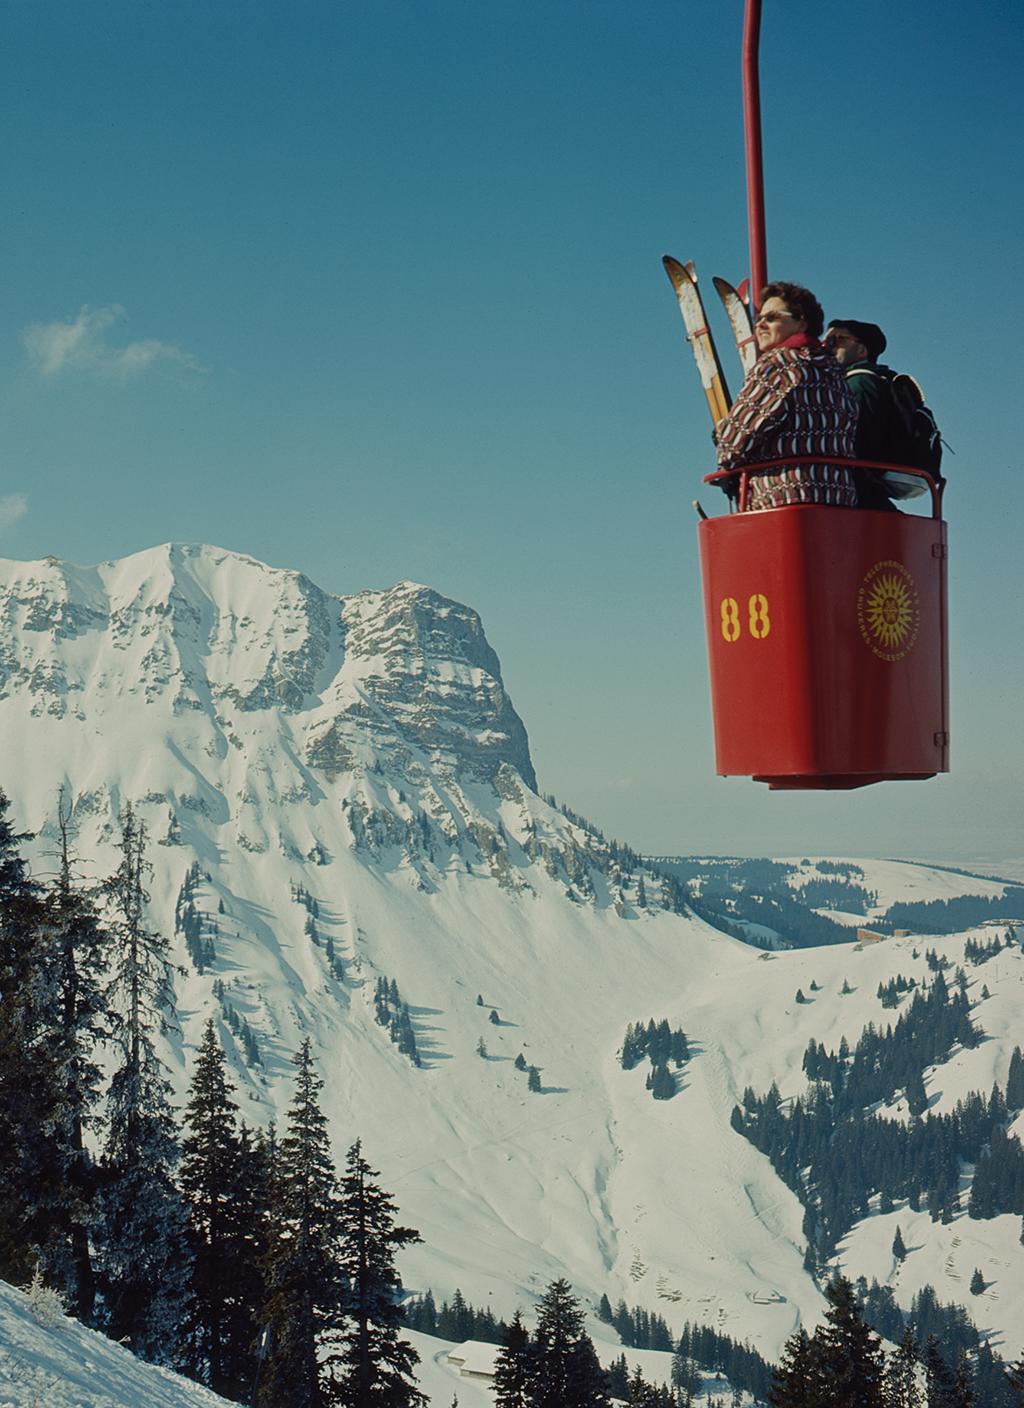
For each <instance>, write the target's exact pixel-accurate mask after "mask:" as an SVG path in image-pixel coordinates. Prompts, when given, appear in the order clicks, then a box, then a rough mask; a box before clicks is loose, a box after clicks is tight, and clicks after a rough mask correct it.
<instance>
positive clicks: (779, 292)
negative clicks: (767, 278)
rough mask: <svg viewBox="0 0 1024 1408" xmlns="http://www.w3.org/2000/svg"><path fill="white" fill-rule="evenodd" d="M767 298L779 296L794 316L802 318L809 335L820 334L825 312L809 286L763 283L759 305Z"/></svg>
mask: <svg viewBox="0 0 1024 1408" xmlns="http://www.w3.org/2000/svg"><path fill="white" fill-rule="evenodd" d="M768 298H781V299H782V301H783V302H784V303H785V305H786V307H787V308H788V309H789V311H790V312H791V313H792V314H793V316H794V317H795V318H802V319H803V320H804V322H805V323H806V324H807V331H808V332H809V333H810V335H811V337H820V336H821V330H822V328H823V327H824V326H825V314H824V313H823V312H822V311H821V304H820V303H819V302H818V300H817V299H816V298H815V296H814V294H813V293H812V292H811V290H810V289H809V288H801V287H800V285H799V284H784V283H774V284H765V286H764V288H763V289H762V290H761V307H764V303H765V300H766V299H768Z"/></svg>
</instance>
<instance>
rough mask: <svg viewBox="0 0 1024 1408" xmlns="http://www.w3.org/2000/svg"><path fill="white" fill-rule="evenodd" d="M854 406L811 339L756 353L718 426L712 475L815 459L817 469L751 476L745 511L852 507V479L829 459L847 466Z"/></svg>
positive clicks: (838, 372) (833, 365) (830, 360)
mask: <svg viewBox="0 0 1024 1408" xmlns="http://www.w3.org/2000/svg"><path fill="white" fill-rule="evenodd" d="M856 430H857V401H856V398H855V397H854V396H853V394H852V392H851V391H850V388H849V386H848V385H847V381H846V377H845V375H844V373H843V369H842V367H840V365H839V363H838V362H837V361H836V359H835V357H834V356H833V355H832V353H831V352H830V351H829V350H828V349H827V348H826V347H823V346H822V345H821V343H820V342H818V341H817V340H816V339H815V338H811V337H808V336H807V335H806V334H805V333H798V334H797V335H796V336H795V337H791V338H788V339H787V340H786V341H785V342H784V343H782V344H781V345H780V346H778V347H773V348H772V349H771V351H769V352H765V353H763V354H762V355H761V356H760V357H759V358H758V359H757V361H756V362H755V363H754V366H753V368H752V370H751V372H750V374H749V376H748V377H747V379H746V381H745V382H744V383H743V388H742V390H741V391H740V393H739V395H738V396H737V397H736V400H735V401H734V402H733V406H732V410H731V411H730V412H729V414H728V415H727V416H726V417H725V419H724V420H722V421H721V422H720V423H719V426H718V467H719V469H740V468H742V466H743V465H745V464H757V463H759V462H761V461H763V460H780V459H785V458H786V456H787V455H821V457H822V463H821V464H808V465H794V466H792V467H791V468H789V469H780V470H778V471H777V472H775V473H772V474H759V475H754V476H753V477H752V478H751V481H750V501H749V503H748V508H751V509H763V508H780V507H782V506H783V505H785V504H833V505H835V506H837V507H845V508H850V507H853V506H855V505H856V502H857V491H856V489H855V487H854V482H853V476H852V474H851V473H850V471H849V470H848V469H846V468H845V467H844V466H842V465H835V464H829V463H828V458H829V457H831V456H835V455H838V456H839V457H840V458H851V459H852V458H853V454H854V439H855V436H856Z"/></svg>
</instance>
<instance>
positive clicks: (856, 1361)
mask: <svg viewBox="0 0 1024 1408" xmlns="http://www.w3.org/2000/svg"><path fill="white" fill-rule="evenodd" d="M825 1299H826V1300H827V1301H828V1310H827V1311H826V1312H825V1324H824V1325H822V1326H819V1327H818V1329H817V1330H816V1331H815V1334H814V1340H815V1344H816V1346H817V1357H818V1363H819V1366H820V1369H821V1373H822V1375H823V1376H824V1379H825V1382H826V1383H827V1384H828V1386H829V1402H830V1403H831V1404H832V1405H833V1408H863V1405H864V1404H870V1403H875V1402H877V1401H878V1396H879V1391H880V1387H881V1380H882V1353H881V1349H880V1347H879V1341H878V1338H877V1336H875V1335H874V1334H872V1332H871V1331H870V1330H869V1329H868V1327H867V1325H866V1324H865V1323H864V1317H863V1315H862V1314H861V1311H860V1307H859V1305H858V1304H857V1298H856V1296H855V1295H854V1291H853V1286H852V1285H851V1284H850V1282H849V1281H848V1280H847V1279H846V1277H845V1276H838V1275H837V1276H836V1277H835V1278H834V1279H833V1280H832V1281H831V1282H830V1283H829V1285H828V1286H826V1287H825Z"/></svg>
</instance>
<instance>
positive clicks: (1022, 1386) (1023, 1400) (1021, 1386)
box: [1006, 1357, 1024, 1408]
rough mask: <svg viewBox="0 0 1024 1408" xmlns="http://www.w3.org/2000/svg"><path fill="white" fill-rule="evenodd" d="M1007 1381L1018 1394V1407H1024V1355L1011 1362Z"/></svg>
mask: <svg viewBox="0 0 1024 1408" xmlns="http://www.w3.org/2000/svg"><path fill="white" fill-rule="evenodd" d="M1006 1382H1007V1383H1008V1384H1009V1386H1010V1389H1011V1391H1012V1392H1013V1393H1014V1394H1015V1395H1016V1400H1015V1401H1016V1403H1017V1405H1018V1408H1024V1357H1021V1358H1020V1359H1018V1360H1017V1362H1016V1364H1011V1365H1009V1367H1008V1368H1007V1370H1006Z"/></svg>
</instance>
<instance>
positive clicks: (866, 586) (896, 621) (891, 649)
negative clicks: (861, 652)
mask: <svg viewBox="0 0 1024 1408" xmlns="http://www.w3.org/2000/svg"><path fill="white" fill-rule="evenodd" d="M919 618H920V608H919V604H918V597H917V588H916V587H915V585H914V579H913V577H912V576H911V575H910V573H909V572H908V571H907V569H906V568H905V567H904V566H903V564H902V563H901V562H893V561H891V560H888V561H885V562H878V563H876V564H875V566H874V567H872V569H871V571H870V572H868V574H867V575H866V576H865V578H864V581H863V583H862V584H861V588H860V591H859V592H858V593H857V621H858V624H859V625H860V633H861V636H862V637H863V639H864V643H865V644H866V645H868V646H870V648H871V649H872V650H873V651H874V653H875V654H876V655H877V656H878V657H879V659H880V660H902V659H903V657H904V656H905V655H906V654H907V653H908V651H909V650H910V649H911V648H912V647H913V644H914V642H915V640H916V639H917V627H918V621H919Z"/></svg>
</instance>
